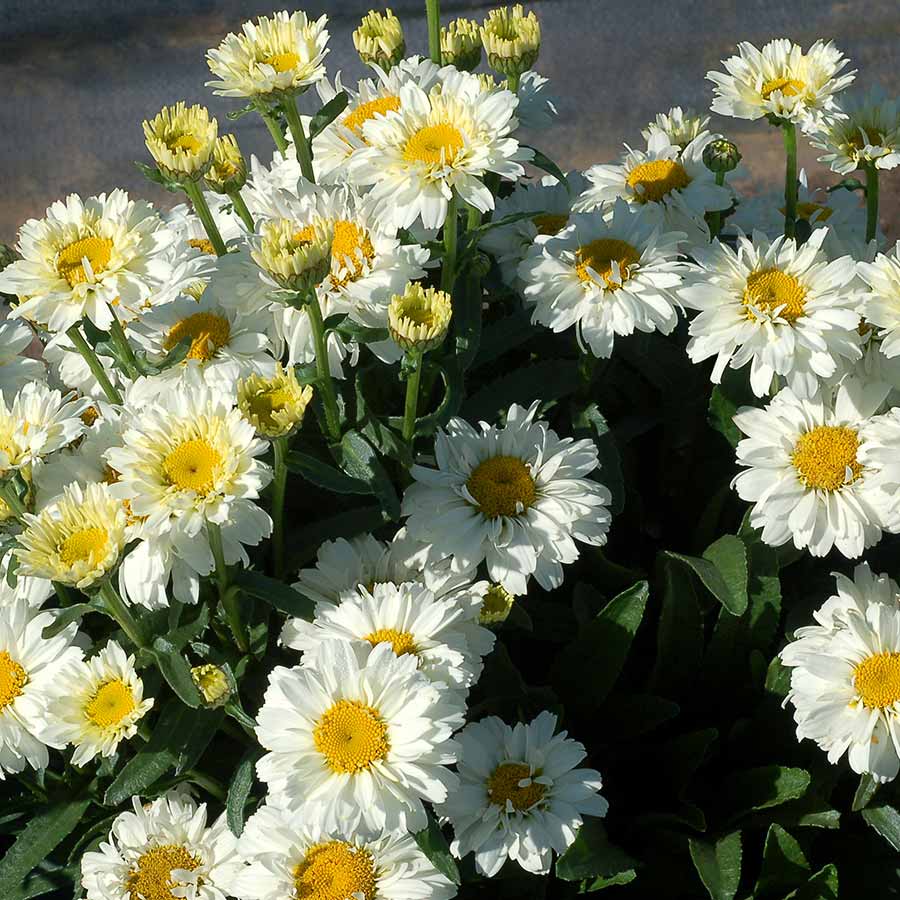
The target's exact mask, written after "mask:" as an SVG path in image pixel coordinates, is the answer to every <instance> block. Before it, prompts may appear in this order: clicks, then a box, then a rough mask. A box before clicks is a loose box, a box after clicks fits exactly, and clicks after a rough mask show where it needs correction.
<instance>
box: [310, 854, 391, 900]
mask: <svg viewBox="0 0 900 900" xmlns="http://www.w3.org/2000/svg"><path fill="white" fill-rule="evenodd" d="M293 874H294V890H295V893H294V896H295V897H296V898H297V900H347V898H349V897H354V898H357V900H375V897H376V895H377V893H378V889H377V876H376V873H375V860H374V859H373V858H372V854H371V853H370V852H369V851H368V850H365V849H363V848H361V847H354V846H353V844H349V843H347V842H346V841H327V842H326V843H322V844H316V845H314V846H312V847H310V848H309V850H307V851H306V855H305V856H304V858H303V861H302V862H300V863H299V864H298V865H297V866H296V867H295V868H294V873H293Z"/></svg>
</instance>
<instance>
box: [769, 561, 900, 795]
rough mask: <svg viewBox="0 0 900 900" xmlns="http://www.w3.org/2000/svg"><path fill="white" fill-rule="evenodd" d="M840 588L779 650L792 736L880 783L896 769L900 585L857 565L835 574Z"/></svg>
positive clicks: (899, 752) (899, 755)
mask: <svg viewBox="0 0 900 900" xmlns="http://www.w3.org/2000/svg"><path fill="white" fill-rule="evenodd" d="M835 577H836V580H837V591H836V594H835V595H833V596H831V597H829V598H828V600H827V601H826V602H825V604H824V606H823V607H822V608H821V609H820V610H819V611H818V612H816V613H814V614H813V615H814V617H815V619H816V620H817V624H816V625H811V626H807V627H805V628H801V629H799V630H798V631H797V632H796V635H795V640H794V641H792V642H791V643H790V644H788V645H787V647H785V648H784V650H782V651H781V660H782V662H783V663H784V664H785V665H786V666H790V667H791V669H792V671H791V690H790V693H789V694H788V696H787V698H786V700H785V703H791V704H792V705H793V707H794V721H795V722H796V723H797V738H798V740H804V739H805V738H809V739H811V740H813V741H815V742H816V744H818V746H819V747H820V748H821V749H822V750H824V751H826V752H827V754H828V761H829V762H830V763H832V764H834V763H837V762H838V760H840V758H841V757H842V756H843V755H844V753H846V754H847V759H848V761H849V763H850V768H852V769H853V771H854V772H857V773H859V774H861V775H862V774H868V775H871V776H872V778H874V779H875V781H877V782H880V783H884V782H887V781H892V780H893V779H894V778H896V776H897V773H898V771H900V590H898V587H897V584H896V582H894V581H893V580H892V579H891V578H889V577H888V576H887V575H885V574H882V575H874V574H873V573H872V572H871V571H870V569H869V567H868V565H866V564H863V565H860V566H857V567H856V569H855V570H854V573H853V578H852V579H850V578H848V577H846V576H845V575H836V576H835Z"/></svg>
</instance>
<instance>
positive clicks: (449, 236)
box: [441, 191, 458, 294]
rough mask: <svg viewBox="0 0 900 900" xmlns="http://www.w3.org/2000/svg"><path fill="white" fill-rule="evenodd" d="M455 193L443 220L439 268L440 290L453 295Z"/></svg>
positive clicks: (454, 277)
mask: <svg viewBox="0 0 900 900" xmlns="http://www.w3.org/2000/svg"><path fill="white" fill-rule="evenodd" d="M456 209H457V199H456V192H455V191H454V193H453V196H452V197H451V198H450V202H449V203H448V204H447V217H446V218H445V219H444V261H443V264H442V266H441V290H442V291H446V292H447V293H448V294H452V293H453V282H454V281H455V280H456V230H457V227H458V223H457V215H456Z"/></svg>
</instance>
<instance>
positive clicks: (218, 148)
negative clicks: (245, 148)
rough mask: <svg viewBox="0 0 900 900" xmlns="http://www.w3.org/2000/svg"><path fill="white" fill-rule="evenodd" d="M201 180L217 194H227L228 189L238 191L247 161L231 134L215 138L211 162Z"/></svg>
mask: <svg viewBox="0 0 900 900" xmlns="http://www.w3.org/2000/svg"><path fill="white" fill-rule="evenodd" d="M203 180H204V181H205V182H206V185H207V187H209V189H210V190H211V191H214V192H215V193H217V194H226V195H227V194H228V192H229V191H239V190H240V189H241V188H242V187H243V186H244V183H245V182H246V181H247V163H246V162H245V160H244V155H243V154H242V153H241V148H240V147H239V146H238V142H237V138H236V137H235V136H234V135H233V134H221V135H219V137H218V138H216V144H215V146H214V147H213V156H212V164H211V165H210V167H209V171H207V173H206V174H205V175H204V176H203Z"/></svg>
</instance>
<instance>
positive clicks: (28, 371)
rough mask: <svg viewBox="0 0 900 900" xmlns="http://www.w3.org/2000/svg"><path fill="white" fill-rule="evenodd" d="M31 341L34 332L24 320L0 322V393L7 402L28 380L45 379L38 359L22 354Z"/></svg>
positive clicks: (9, 401)
mask: <svg viewBox="0 0 900 900" xmlns="http://www.w3.org/2000/svg"><path fill="white" fill-rule="evenodd" d="M33 341H34V332H33V331H32V330H31V329H30V328H29V327H28V325H26V324H25V323H24V322H2V323H0V394H2V395H3V397H4V398H5V399H6V402H7V403H11V402H12V400H13V397H15V395H16V393H17V392H18V391H19V390H21V389H22V388H23V387H24V386H25V385H26V384H28V383H29V382H31V381H46V380H47V368H46V366H44V364H43V363H42V362H41V361H40V360H39V359H31V358H29V357H27V356H22V354H23V353H24V352H25V351H26V350H27V349H28V348H29V347H30V346H31V344H32V342H33Z"/></svg>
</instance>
